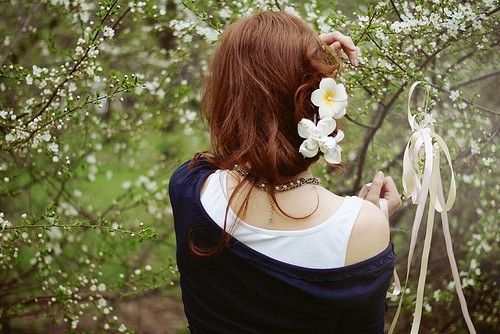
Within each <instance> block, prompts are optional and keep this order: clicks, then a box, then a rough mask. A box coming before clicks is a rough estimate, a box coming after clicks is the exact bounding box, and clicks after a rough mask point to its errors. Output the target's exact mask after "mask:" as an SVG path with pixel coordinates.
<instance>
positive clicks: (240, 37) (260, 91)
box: [193, 12, 339, 254]
mask: <svg viewBox="0 0 500 334" xmlns="http://www.w3.org/2000/svg"><path fill="white" fill-rule="evenodd" d="M326 49H327V48H325V47H324V43H323V42H321V40H320V39H319V38H318V35H317V34H316V33H315V32H314V31H313V30H312V29H311V28H310V27H308V26H307V24H305V23H304V22H303V21H302V20H300V19H299V18H297V17H295V16H293V15H291V14H288V13H286V12H261V13H258V14H255V15H252V16H249V17H246V18H244V19H241V20H239V21H236V22H234V23H233V24H231V25H230V26H229V27H228V28H227V29H226V30H225V31H224V33H223V35H222V39H221V42H220V44H219V47H218V49H217V50H216V52H215V54H214V56H213V58H212V60H211V62H210V65H209V68H208V73H207V75H206V78H205V82H204V87H203V91H202V101H201V108H202V113H203V116H204V118H205V119H206V120H207V123H208V126H209V128H210V137H211V142H212V147H213V151H212V152H210V154H205V153H204V154H201V155H203V156H204V157H205V158H207V159H208V161H209V162H211V163H213V164H214V165H215V166H217V167H218V168H220V169H227V170H231V169H233V168H234V166H235V164H238V165H243V166H246V167H247V168H248V169H249V171H250V173H251V174H252V175H254V176H255V177H257V178H258V179H259V180H261V181H263V182H265V183H266V184H267V185H268V187H267V188H268V192H269V193H270V196H271V197H272V198H273V200H275V196H274V191H273V189H274V185H275V184H278V183H282V182H285V181H288V180H290V178H292V177H293V176H295V175H297V174H299V173H301V172H303V171H305V170H306V169H307V168H308V167H309V166H310V165H311V164H312V163H313V162H315V161H317V160H318V158H319V154H318V155H316V157H313V158H304V157H303V156H302V155H301V154H300V153H299V147H300V145H301V143H302V141H303V140H304V139H303V138H301V137H300V136H299V135H298V132H297V124H298V122H299V121H300V120H301V119H302V118H308V119H311V120H313V119H314V115H315V114H316V113H317V108H316V107H314V106H313V105H312V103H311V102H310V97H311V93H312V92H313V91H314V90H315V89H317V88H318V86H319V82H320V81H321V79H322V78H325V77H331V76H334V75H335V74H336V72H337V70H338V68H339V64H338V62H337V61H336V59H333V56H332V55H331V54H328V53H327V52H326V51H325V50H326ZM197 156H200V154H198V155H197ZM195 161H196V159H195ZM242 183H243V182H242ZM242 183H240V184H239V185H238V186H237V187H236V189H235V191H234V192H233V196H232V197H231V199H230V200H229V203H231V200H232V198H234V195H235V194H236V192H237V191H239V190H240V189H241V186H242V185H243V184H242ZM249 195H250V192H249V193H248V195H247V197H246V199H247V200H248V196H249ZM243 206H245V207H246V203H244V204H243ZM239 211H240V213H241V212H244V211H245V208H242V209H241V210H239ZM226 237H227V236H226ZM226 237H224V238H222V239H223V240H226V241H223V244H224V245H225V244H227V238H226ZM216 248H217V249H220V248H221V247H216ZM193 249H194V250H195V253H204V252H200V250H198V251H196V248H195V247H194V248H193ZM208 253H210V254H212V253H213V252H212V251H210V252H208Z"/></svg>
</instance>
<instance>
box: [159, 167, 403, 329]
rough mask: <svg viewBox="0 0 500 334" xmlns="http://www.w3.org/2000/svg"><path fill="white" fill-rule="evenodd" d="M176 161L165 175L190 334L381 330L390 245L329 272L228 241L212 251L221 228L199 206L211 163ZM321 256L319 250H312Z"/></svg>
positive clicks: (391, 262)
mask: <svg viewBox="0 0 500 334" xmlns="http://www.w3.org/2000/svg"><path fill="white" fill-rule="evenodd" d="M188 164H189V162H187V163H185V164H183V165H182V166H180V167H179V168H178V169H177V170H176V171H175V172H174V174H173V175H172V178H171V179H170V185H169V192H170V201H171V204H172V209H173V214H174V224H175V232H176V239H177V265H178V268H179V271H180V275H181V276H180V277H181V278H180V284H181V289H182V300H183V303H184V311H185V313H186V316H187V319H188V321H189V327H190V329H191V333H193V334H195V333H203V334H205V333H210V334H212V333H213V334H226V333H227V334H247V333H259V334H267V333H268V334H279V333H283V334H285V333H286V334H298V333H303V334H322V333H325V334H326V333H328V334H333V333H370V334H373V333H383V329H384V322H383V320H384V313H385V311H386V304H385V296H386V292H387V290H388V288H389V284H390V280H391V277H392V271H393V268H394V259H395V254H394V251H393V247H392V245H389V246H388V247H387V249H385V250H384V251H383V252H382V253H380V254H378V255H376V256H375V257H372V258H370V259H368V260H365V261H362V262H359V263H356V264H353V265H349V266H346V267H342V268H335V269H310V268H304V267H299V266H295V265H291V264H287V263H283V262H280V261H278V260H275V259H273V258H270V257H268V256H266V255H264V254H261V253H259V252H257V251H255V250H253V249H251V248H249V247H248V246H246V245H244V244H242V243H241V242H239V241H237V240H235V239H234V238H233V239H232V240H231V242H230V244H229V245H228V246H227V247H225V248H224V249H223V250H222V251H220V252H219V253H217V254H215V255H213V256H208V257H202V256H197V255H194V254H193V253H192V251H191V250H190V247H189V234H191V236H192V237H193V240H194V242H195V244H196V245H197V246H210V245H214V244H216V243H217V241H218V240H219V238H220V237H221V232H222V231H221V228H220V227H219V226H218V225H217V223H215V222H214V221H213V220H212V219H211V218H210V216H209V215H208V214H207V213H206V211H205V210H204V209H203V206H202V204H201V200H200V189H201V186H202V185H203V183H204V181H205V180H206V178H207V177H208V176H209V175H210V174H212V173H213V172H214V171H215V170H216V167H214V166H212V165H210V164H208V163H207V162H206V161H203V160H200V161H199V163H198V164H197V165H196V167H194V168H192V169H189V168H188ZM318 256H321V254H318Z"/></svg>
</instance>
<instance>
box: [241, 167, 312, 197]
mask: <svg viewBox="0 0 500 334" xmlns="http://www.w3.org/2000/svg"><path fill="white" fill-rule="evenodd" d="M234 170H235V171H236V172H238V174H240V176H241V177H243V178H244V179H247V180H248V181H249V182H250V183H251V184H252V185H253V186H255V187H256V188H258V189H260V190H263V191H267V184H266V183H265V182H263V181H259V180H257V179H256V177H255V176H254V175H252V174H250V172H249V171H248V170H247V169H246V168H245V167H243V166H240V165H235V166H234ZM304 184H314V185H320V184H321V181H320V180H319V179H317V178H315V177H299V178H296V179H293V180H290V181H288V182H283V183H278V184H276V185H274V190H275V191H278V192H282V191H287V190H291V189H295V188H298V187H300V186H303V185H304Z"/></svg>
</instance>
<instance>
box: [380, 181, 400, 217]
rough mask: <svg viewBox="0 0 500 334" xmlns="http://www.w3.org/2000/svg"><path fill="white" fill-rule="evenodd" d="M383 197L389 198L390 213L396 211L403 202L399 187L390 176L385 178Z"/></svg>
mask: <svg viewBox="0 0 500 334" xmlns="http://www.w3.org/2000/svg"><path fill="white" fill-rule="evenodd" d="M383 198H385V199H386V200H387V205H388V207H389V215H392V214H393V213H394V212H396V211H397V210H398V209H399V207H400V206H401V204H402V201H401V196H400V194H399V191H398V188H397V187H396V184H395V183H394V180H393V179H392V177H390V176H386V177H385V178H384V187H383Z"/></svg>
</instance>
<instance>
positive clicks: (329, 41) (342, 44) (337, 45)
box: [319, 31, 358, 66]
mask: <svg viewBox="0 0 500 334" xmlns="http://www.w3.org/2000/svg"><path fill="white" fill-rule="evenodd" d="M319 39H320V40H321V41H323V42H324V43H325V44H326V45H329V46H330V47H331V48H332V50H334V51H336V52H339V51H340V50H344V52H345V54H346V55H347V58H349V62H350V63H351V64H352V65H353V66H358V48H357V47H356V45H354V42H353V41H352V39H351V37H349V36H346V35H344V34H342V33H341V32H340V31H332V32H329V33H328V34H321V35H319Z"/></svg>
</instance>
